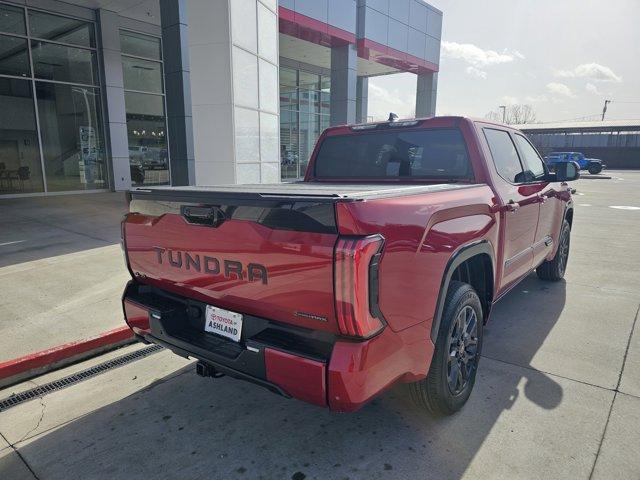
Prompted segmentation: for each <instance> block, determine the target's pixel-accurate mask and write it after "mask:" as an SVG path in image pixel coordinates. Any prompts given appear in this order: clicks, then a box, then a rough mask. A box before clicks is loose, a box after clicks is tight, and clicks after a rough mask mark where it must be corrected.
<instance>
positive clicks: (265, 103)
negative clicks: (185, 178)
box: [188, 0, 280, 185]
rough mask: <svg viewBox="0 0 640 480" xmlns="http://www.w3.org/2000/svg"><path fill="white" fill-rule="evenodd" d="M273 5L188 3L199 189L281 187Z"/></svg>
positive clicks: (224, 0)
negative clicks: (246, 185)
mask: <svg viewBox="0 0 640 480" xmlns="http://www.w3.org/2000/svg"><path fill="white" fill-rule="evenodd" d="M274 5H275V2H270V1H266V0H265V1H264V3H263V1H262V0H215V1H213V0H189V1H188V24H189V56H190V61H191V103H192V109H193V131H194V132H193V133H194V158H195V178H196V184H197V185H206V184H209V185H211V184H222V183H274V182H279V181H280V120H279V105H280V102H279V84H278V65H279V57H278V16H277V10H272V8H274Z"/></svg>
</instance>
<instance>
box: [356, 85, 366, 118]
mask: <svg viewBox="0 0 640 480" xmlns="http://www.w3.org/2000/svg"><path fill="white" fill-rule="evenodd" d="M368 106H369V77H358V83H357V84H356V122H358V123H367V113H368Z"/></svg>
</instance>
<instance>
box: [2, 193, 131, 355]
mask: <svg viewBox="0 0 640 480" xmlns="http://www.w3.org/2000/svg"><path fill="white" fill-rule="evenodd" d="M125 211H126V203H125V200H124V195H123V194H121V193H99V194H83V195H61V196H54V197H48V198H42V197H39V198H21V199H1V198H0V225H2V227H1V228H0V295H1V296H2V299H3V301H2V302H0V362H3V361H6V360H10V359H13V358H16V357H21V356H24V355H27V354H30V353H33V352H37V351H40V350H44V349H48V348H52V347H55V346H58V345H61V344H65V343H68V342H73V341H78V340H82V339H85V338H88V337H92V336H95V335H97V334H100V333H102V332H105V331H107V330H111V329H113V328H117V327H120V326H123V325H124V324H123V320H122V313H121V307H120V300H119V297H120V295H121V293H122V289H123V286H124V284H125V283H126V281H127V278H128V275H129V274H128V273H127V270H126V268H125V266H124V262H123V257H122V252H121V250H120V246H119V241H120V220H121V218H122V215H124V213H125Z"/></svg>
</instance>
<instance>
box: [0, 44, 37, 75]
mask: <svg viewBox="0 0 640 480" xmlns="http://www.w3.org/2000/svg"><path fill="white" fill-rule="evenodd" d="M0 74H2V75H15V76H18V77H28V76H29V75H30V68H29V52H28V49H27V41H26V40H24V39H22V38H17V37H8V36H6V35H0Z"/></svg>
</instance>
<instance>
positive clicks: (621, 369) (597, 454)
mask: <svg viewBox="0 0 640 480" xmlns="http://www.w3.org/2000/svg"><path fill="white" fill-rule="evenodd" d="M638 315H640V305H638V309H637V310H636V316H635V317H634V319H633V324H632V325H631V332H629V338H628V339H627V348H626V349H625V351H624V357H623V358H622V366H621V367H620V374H619V375H618V383H617V385H616V388H615V390H614V394H613V399H612V400H611V405H610V406H609V413H608V414H607V421H606V422H605V424H604V429H603V430H602V436H601V437H600V443H599V444H598V451H597V452H596V458H595V459H594V460H593V465H592V466H591V473H590V474H589V480H592V479H593V474H594V473H595V471H596V465H597V464H598V458H599V457H600V452H601V451H602V445H603V444H604V437H605V436H606V435H607V429H608V428H609V421H610V420H611V413H612V412H613V405H614V404H615V403H616V398H617V397H618V393H623V392H620V390H619V389H620V383H622V374H623V373H624V367H625V366H626V364H627V355H629V349H630V348H631V339H632V338H633V334H634V332H635V329H636V324H637V323H638ZM632 396H633V395H632Z"/></svg>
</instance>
